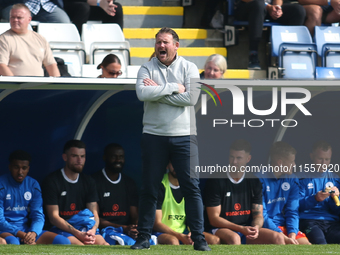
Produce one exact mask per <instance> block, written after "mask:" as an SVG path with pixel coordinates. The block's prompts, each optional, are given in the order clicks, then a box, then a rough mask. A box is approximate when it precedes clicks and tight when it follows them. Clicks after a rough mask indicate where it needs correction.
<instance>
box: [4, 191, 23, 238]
mask: <svg viewBox="0 0 340 255" xmlns="http://www.w3.org/2000/svg"><path fill="white" fill-rule="evenodd" d="M5 200H6V189H5V187H4V185H1V187H0V231H3V232H8V233H10V234H12V235H14V236H16V234H17V232H18V231H19V228H17V227H16V226H14V225H12V224H10V223H8V222H7V220H6V218H5V208H4V201H5Z"/></svg>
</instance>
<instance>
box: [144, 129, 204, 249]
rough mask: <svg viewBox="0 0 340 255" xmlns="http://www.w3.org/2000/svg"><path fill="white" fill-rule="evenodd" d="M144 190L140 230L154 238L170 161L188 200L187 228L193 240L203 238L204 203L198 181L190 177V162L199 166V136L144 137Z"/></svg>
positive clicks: (186, 203) (146, 135) (186, 202)
mask: <svg viewBox="0 0 340 255" xmlns="http://www.w3.org/2000/svg"><path fill="white" fill-rule="evenodd" d="M141 147H142V160H143V173H142V189H141V193H140V200H139V208H138V210H139V219H138V231H139V233H140V234H147V235H151V232H152V228H153V224H154V221H155V213H156V203H157V197H158V192H159V187H160V184H161V181H162V178H163V176H164V174H165V170H166V166H167V165H168V163H169V161H171V163H172V165H173V167H174V169H175V172H176V175H177V178H178V181H179V185H180V186H181V191H182V193H183V196H184V199H185V213H186V221H187V226H189V228H190V231H191V238H192V240H193V241H194V242H195V241H199V240H201V239H202V238H204V236H203V225H204V222H203V221H204V220H203V204H202V197H201V191H200V188H199V186H198V185H199V179H198V178H190V162H191V164H192V165H194V164H196V165H198V147H197V140H196V136H175V137H170V136H156V135H150V134H143V136H142V141H141Z"/></svg>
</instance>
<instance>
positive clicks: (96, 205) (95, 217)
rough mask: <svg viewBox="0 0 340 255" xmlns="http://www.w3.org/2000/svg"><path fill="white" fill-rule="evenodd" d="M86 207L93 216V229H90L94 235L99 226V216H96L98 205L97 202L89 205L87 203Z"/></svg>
mask: <svg viewBox="0 0 340 255" xmlns="http://www.w3.org/2000/svg"><path fill="white" fill-rule="evenodd" d="M86 207H87V208H88V209H89V210H90V211H91V212H92V213H93V215H94V220H95V221H96V223H95V224H94V226H93V228H92V232H93V234H95V233H96V231H97V228H98V226H99V216H98V204H97V202H91V203H87V204H86Z"/></svg>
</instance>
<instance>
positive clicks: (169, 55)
mask: <svg viewBox="0 0 340 255" xmlns="http://www.w3.org/2000/svg"><path fill="white" fill-rule="evenodd" d="M178 47H179V42H174V40H173V37H172V35H171V34H169V33H162V34H158V35H157V38H156V44H155V53H156V57H157V58H158V60H159V61H160V62H162V63H163V64H164V65H166V66H169V65H170V64H171V63H172V61H174V58H175V56H176V53H177V49H178Z"/></svg>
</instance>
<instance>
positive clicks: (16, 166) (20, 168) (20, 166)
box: [8, 159, 30, 183]
mask: <svg viewBox="0 0 340 255" xmlns="http://www.w3.org/2000/svg"><path fill="white" fill-rule="evenodd" d="M8 168H9V171H10V172H11V175H12V177H13V179H14V180H15V181H16V182H19V183H22V182H23V181H24V179H25V178H26V176H27V174H28V171H29V169H30V162H29V161H28V160H17V159H16V160H13V161H12V162H11V163H10V164H9V166H8Z"/></svg>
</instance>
